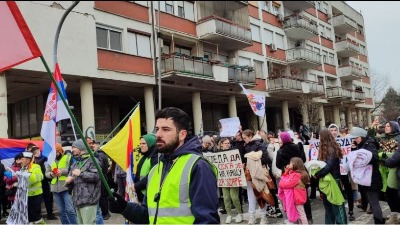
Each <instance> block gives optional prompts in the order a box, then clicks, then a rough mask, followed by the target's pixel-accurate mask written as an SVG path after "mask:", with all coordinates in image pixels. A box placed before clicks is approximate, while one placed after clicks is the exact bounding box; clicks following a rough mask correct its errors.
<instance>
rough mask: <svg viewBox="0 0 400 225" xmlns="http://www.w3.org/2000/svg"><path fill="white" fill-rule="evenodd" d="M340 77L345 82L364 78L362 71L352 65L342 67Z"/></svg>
mask: <svg viewBox="0 0 400 225" xmlns="http://www.w3.org/2000/svg"><path fill="white" fill-rule="evenodd" d="M338 75H339V77H340V78H341V80H343V81H351V80H359V79H361V78H362V77H364V74H363V71H362V69H360V68H358V67H355V66H352V65H345V66H340V67H339V69H338Z"/></svg>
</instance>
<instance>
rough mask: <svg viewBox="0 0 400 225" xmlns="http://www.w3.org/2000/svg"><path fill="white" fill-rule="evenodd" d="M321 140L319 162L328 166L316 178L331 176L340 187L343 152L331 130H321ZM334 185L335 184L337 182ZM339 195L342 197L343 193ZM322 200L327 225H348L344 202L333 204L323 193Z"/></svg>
mask: <svg viewBox="0 0 400 225" xmlns="http://www.w3.org/2000/svg"><path fill="white" fill-rule="evenodd" d="M319 138H320V147H319V151H318V160H320V161H324V162H326V166H325V167H324V168H322V169H321V170H320V171H318V172H317V173H316V174H315V175H314V178H316V179H320V178H323V177H325V176H326V175H328V174H331V175H332V177H333V178H334V179H335V181H336V184H337V185H338V186H339V187H340V186H341V183H340V159H341V158H342V150H341V148H340V146H339V144H338V143H337V142H336V140H335V138H333V136H332V134H331V133H330V132H329V130H327V129H324V130H321V131H320V132H319ZM333 183H334V184H335V182H333ZM332 190H333V189H332ZM338 194H340V195H342V193H341V192H339V193H338ZM321 198H322V201H323V203H324V208H325V224H335V223H336V224H347V218H346V209H345V207H344V202H343V203H342V204H341V205H336V204H333V202H330V201H328V197H327V196H326V195H325V194H323V193H322V192H321Z"/></svg>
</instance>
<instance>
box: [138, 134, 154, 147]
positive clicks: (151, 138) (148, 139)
mask: <svg viewBox="0 0 400 225" xmlns="http://www.w3.org/2000/svg"><path fill="white" fill-rule="evenodd" d="M141 138H143V139H144V140H145V141H146V143H147V147H149V148H151V147H153V145H154V144H155V143H156V136H155V135H154V134H146V135H143V136H142V137H141Z"/></svg>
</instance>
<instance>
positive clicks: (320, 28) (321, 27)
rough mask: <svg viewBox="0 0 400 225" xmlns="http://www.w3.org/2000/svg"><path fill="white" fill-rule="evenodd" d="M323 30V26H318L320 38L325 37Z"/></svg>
mask: <svg viewBox="0 0 400 225" xmlns="http://www.w3.org/2000/svg"><path fill="white" fill-rule="evenodd" d="M324 29H325V26H324V25H322V24H318V32H319V33H320V34H321V37H325V32H324Z"/></svg>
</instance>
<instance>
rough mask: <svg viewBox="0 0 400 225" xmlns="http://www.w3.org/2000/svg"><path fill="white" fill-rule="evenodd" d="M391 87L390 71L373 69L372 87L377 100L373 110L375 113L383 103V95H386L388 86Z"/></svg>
mask: <svg viewBox="0 0 400 225" xmlns="http://www.w3.org/2000/svg"><path fill="white" fill-rule="evenodd" d="M389 87H390V77H389V74H388V73H379V72H377V71H375V70H373V72H372V74H371V88H372V94H373V96H372V97H373V98H374V101H375V107H374V109H373V110H372V111H371V113H374V112H375V110H377V109H378V108H379V107H381V106H382V104H383V97H384V96H385V94H386V92H387V90H388V88H389Z"/></svg>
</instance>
